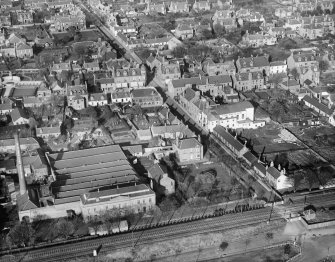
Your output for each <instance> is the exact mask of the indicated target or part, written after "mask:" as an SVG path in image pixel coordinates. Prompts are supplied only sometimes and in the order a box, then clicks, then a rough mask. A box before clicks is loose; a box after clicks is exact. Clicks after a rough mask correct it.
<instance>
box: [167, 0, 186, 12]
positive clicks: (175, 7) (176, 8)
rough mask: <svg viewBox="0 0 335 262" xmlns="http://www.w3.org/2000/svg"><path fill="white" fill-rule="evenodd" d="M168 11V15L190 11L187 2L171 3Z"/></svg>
mask: <svg viewBox="0 0 335 262" xmlns="http://www.w3.org/2000/svg"><path fill="white" fill-rule="evenodd" d="M168 9H169V12H170V13H188V12H189V11H190V7H189V5H188V2H187V0H185V1H177V2H175V1H171V3H170V5H169V8H168Z"/></svg>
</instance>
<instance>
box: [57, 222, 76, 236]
mask: <svg viewBox="0 0 335 262" xmlns="http://www.w3.org/2000/svg"><path fill="white" fill-rule="evenodd" d="M56 228H57V232H58V235H59V236H60V237H62V238H65V239H68V237H69V236H71V235H72V234H73V233H74V226H73V224H72V222H71V221H67V220H65V219H64V218H61V219H60V220H59V221H58V222H57V224H56Z"/></svg>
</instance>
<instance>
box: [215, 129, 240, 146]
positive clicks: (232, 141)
mask: <svg viewBox="0 0 335 262" xmlns="http://www.w3.org/2000/svg"><path fill="white" fill-rule="evenodd" d="M214 131H215V132H216V133H218V134H219V135H220V136H221V137H222V138H223V139H224V140H225V141H226V142H227V143H228V144H230V145H231V146H232V147H233V148H234V149H236V150H237V151H241V150H242V149H243V147H244V145H243V144H242V143H241V142H240V141H238V140H237V139H235V137H233V136H232V135H231V134H230V133H229V132H228V131H227V130H226V129H225V128H224V127H223V126H219V125H217V126H216V127H215V128H214Z"/></svg>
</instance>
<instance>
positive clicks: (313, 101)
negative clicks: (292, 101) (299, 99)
mask: <svg viewBox="0 0 335 262" xmlns="http://www.w3.org/2000/svg"><path fill="white" fill-rule="evenodd" d="M303 100H304V101H306V102H307V103H309V104H311V105H313V106H314V107H316V108H318V109H319V110H320V111H322V112H324V113H325V114H327V115H331V114H332V113H333V110H331V109H329V108H328V107H327V106H326V105H324V104H322V103H320V102H319V101H318V100H317V99H315V98H313V97H310V96H308V95H305V96H304V98H303Z"/></svg>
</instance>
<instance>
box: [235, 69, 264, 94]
mask: <svg viewBox="0 0 335 262" xmlns="http://www.w3.org/2000/svg"><path fill="white" fill-rule="evenodd" d="M233 82H234V88H235V89H236V90H238V91H242V92H245V91H250V90H255V89H262V88H264V76H263V72H262V71H258V72H249V73H239V74H235V75H234V76H233Z"/></svg>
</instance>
